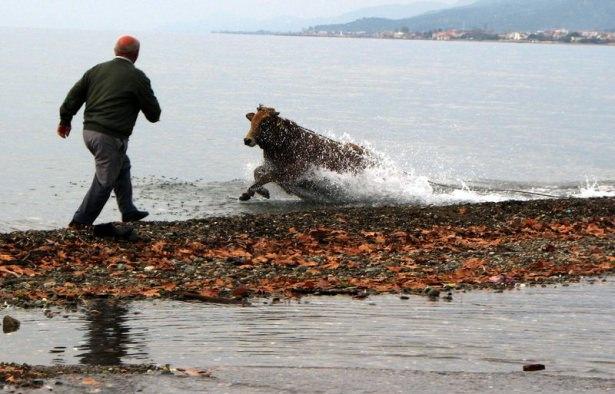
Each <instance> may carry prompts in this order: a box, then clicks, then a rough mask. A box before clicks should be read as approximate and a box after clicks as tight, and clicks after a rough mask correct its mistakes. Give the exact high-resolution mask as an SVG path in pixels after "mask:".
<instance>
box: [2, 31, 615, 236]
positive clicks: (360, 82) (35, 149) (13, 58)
mask: <svg viewBox="0 0 615 394" xmlns="http://www.w3.org/2000/svg"><path fill="white" fill-rule="evenodd" d="M0 33H2V34H0V46H1V47H2V48H3V54H5V56H3V59H5V61H4V62H2V64H0V86H2V91H0V179H1V180H2V187H1V188H0V231H10V230H14V229H32V228H34V229H47V228H54V227H62V226H65V225H66V224H67V222H68V221H69V220H70V218H71V216H72V214H73V212H74V210H75V209H76V208H77V206H78V205H79V203H80V201H81V199H82V197H83V195H84V194H85V190H86V188H87V186H89V182H90V180H91V177H92V175H93V171H92V170H93V164H92V160H91V157H90V155H89V153H88V152H87V150H86V149H85V147H84V146H83V141H82V138H81V135H80V122H81V118H80V116H81V115H79V116H77V117H76V119H75V120H74V124H73V125H74V131H73V134H72V135H71V137H70V138H69V139H68V140H66V141H62V140H60V139H59V138H58V137H57V136H56V135H55V126H56V123H57V120H58V113H57V112H58V107H59V106H60V104H61V102H62V100H63V98H64V96H65V94H66V92H67V91H68V89H69V88H70V86H72V84H73V83H74V82H75V81H76V80H77V79H78V78H79V77H80V76H81V75H82V74H83V72H84V71H85V70H86V69H87V68H89V67H91V66H92V65H93V64H96V63H98V62H100V61H104V60H106V59H107V58H108V57H109V55H110V52H111V47H112V43H113V42H114V40H115V38H116V36H117V34H116V33H114V32H96V33H90V32H79V34H75V33H74V32H70V31H41V30H19V29H6V28H3V29H1V30H0ZM141 39H142V40H141V41H142V43H143V49H142V51H141V52H142V53H141V58H140V59H139V63H138V66H139V67H141V68H142V69H143V70H144V71H145V72H146V73H147V74H148V75H149V76H150V78H151V80H152V83H153V87H154V89H155V91H156V93H157V95H158V97H159V98H160V101H161V104H162V107H163V118H162V122H161V123H160V124H157V125H149V124H147V123H146V122H145V121H144V120H143V119H140V121H139V123H138V125H137V128H136V129H135V133H134V136H133V137H132V138H131V143H130V148H129V154H130V156H131V160H132V164H133V174H134V175H135V176H136V177H137V178H138V179H137V181H136V189H137V190H136V192H137V203H138V205H139V207H142V208H144V209H148V210H150V211H151V212H152V216H151V219H153V220H167V219H175V218H187V217H202V216H211V215H219V214H237V213H242V212H261V211H266V212H271V211H277V210H285V209H288V208H290V209H296V208H297V205H299V208H302V205H301V204H297V203H296V201H295V200H293V199H292V198H289V197H288V196H285V195H283V194H282V193H276V194H275V195H274V199H273V201H272V202H262V201H257V202H255V203H253V204H248V205H242V204H239V203H238V202H237V201H236V198H237V196H238V195H239V194H240V192H241V191H242V188H245V187H246V186H247V185H248V182H249V180H250V178H251V173H250V169H253V168H254V167H255V166H256V165H257V164H258V163H259V161H260V160H261V156H262V154H261V152H260V151H259V150H258V149H249V148H247V147H245V146H244V145H243V142H242V139H243V136H244V134H245V133H246V131H247V129H248V122H247V120H246V119H245V116H244V114H245V113H246V112H249V111H253V110H254V109H255V108H256V106H257V105H258V104H259V103H264V104H267V105H271V106H275V107H277V109H278V110H280V111H281V113H282V116H286V117H288V118H290V119H293V120H295V121H297V122H298V123H299V124H301V125H304V126H306V127H309V128H311V129H314V130H317V131H319V132H321V133H324V134H327V135H330V136H335V137H337V138H344V139H350V140H353V141H356V142H358V143H363V144H367V145H370V146H371V147H372V148H373V149H374V150H376V151H378V152H380V153H382V154H383V155H384V156H385V157H386V158H388V159H389V163H388V164H387V165H386V166H384V168H382V169H379V170H377V171H374V172H370V173H367V174H365V175H362V176H360V177H357V178H356V179H349V178H348V177H341V178H340V177H334V178H335V180H336V181H337V182H338V183H339V184H340V185H343V186H344V187H345V188H347V189H348V190H350V192H351V194H352V195H353V196H358V197H360V199H362V200H367V202H368V203H379V202H381V201H382V200H385V201H389V202H391V201H392V202H398V203H417V202H418V203H428V204H431V203H451V202H458V201H470V202H478V201H494V200H501V199H505V198H519V196H517V195H510V194H507V193H498V192H494V193H488V194H487V195H481V194H480V193H468V192H467V191H463V190H457V191H450V190H449V191H447V192H443V193H437V192H436V193H434V192H433V191H432V190H429V188H426V187H425V182H424V181H425V179H430V180H435V181H444V182H445V183H449V184H455V185H461V182H460V180H464V181H473V182H476V181H482V182H486V183H487V184H488V185H489V186H491V187H492V188H494V187H493V186H497V185H500V184H510V183H511V182H512V183H513V184H517V185H519V184H521V185H524V190H535V189H539V190H540V189H545V188H546V189H550V188H555V189H567V188H571V193H568V194H574V195H578V194H583V192H582V191H581V188H586V189H588V190H589V191H590V193H589V194H590V195H605V194H611V195H612V194H613V192H614V191H615V188H614V187H613V182H614V181H615V159H614V158H615V135H614V133H613V127H612V125H613V124H614V123H615V112H614V111H613V110H612V108H613V104H615V96H613V92H612V88H611V87H612V86H613V83H615V68H613V67H612V64H613V62H614V61H615V50H614V49H613V48H611V47H601V46H571V45H510V44H501V43H482V44H478V43H440V42H422V41H390V40H347V39H319V38H309V39H306V38H301V37H264V36H258V37H252V36H228V35H204V36H183V35H172V34H156V35H148V34H143V35H142V36H141ZM84 48H87V50H84ZM60 53H61V54H62V56H59V55H58V54H60ZM66 59H70V61H67V60H66ZM586 179H589V180H590V185H591V184H592V183H593V181H594V180H596V181H597V182H598V185H601V186H602V187H603V189H602V190H601V189H600V188H599V187H598V186H596V187H593V188H592V187H590V188H587V185H586ZM169 181H170V182H169ZM182 182H188V183H187V184H186V185H184V186H182V185H181V183H182ZM192 185H194V186H192ZM182 203H183V204H182ZM167 204H168V205H167ZM117 219H118V215H117V212H116V211H115V208H114V207H113V203H111V204H108V207H107V209H106V210H105V212H104V213H103V215H102V217H101V220H105V221H108V220H117Z"/></svg>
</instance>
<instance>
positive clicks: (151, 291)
mask: <svg viewBox="0 0 615 394" xmlns="http://www.w3.org/2000/svg"><path fill="white" fill-rule="evenodd" d="M134 229H135V231H136V232H138V234H139V240H137V241H135V242H127V241H118V240H113V239H103V238H97V237H95V236H94V235H93V234H91V233H90V232H88V231H71V230H57V231H29V232H15V233H9V234H0V283H1V286H0V289H1V290H0V301H1V302H6V303H8V304H12V305H16V306H36V307H43V306H47V305H71V304H78V303H80V302H81V301H83V300H84V299H89V298H98V297H111V298H118V299H143V298H164V299H176V300H201V301H205V302H221V303H226V302H228V303H234V302H236V303H240V302H246V299H248V298H249V297H255V296H266V297H294V296H300V295H304V294H321V295H332V294H348V295H352V296H355V297H364V296H367V295H369V294H377V293H424V294H427V295H430V296H432V297H440V296H447V294H448V291H455V290H468V289H473V288H492V289H496V290H502V289H506V288H512V287H514V286H515V285H517V284H520V283H526V284H538V283H555V282H568V281H576V280H578V279H579V278H580V277H586V276H600V275H608V274H612V273H613V272H615V242H613V240H614V239H615V198H596V199H560V200H540V201H526V202H518V201H511V202H502V203H486V204H467V205H454V206H440V207H433V206H424V207H419V206H396V207H361V208H323V209H318V210H313V211H308V212H295V213H288V214H271V215H267V214H263V215H258V216H250V215H245V216H238V217H230V218H213V219H203V220H191V221H184V222H161V223H156V222H146V223H140V224H137V225H135V226H134Z"/></svg>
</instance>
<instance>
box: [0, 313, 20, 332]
mask: <svg viewBox="0 0 615 394" xmlns="http://www.w3.org/2000/svg"><path fill="white" fill-rule="evenodd" d="M20 325H21V323H20V322H19V320H17V319H14V318H12V317H11V316H9V315H6V316H4V319H2V331H4V333H5V334H9V333H11V332H15V331H17V330H19V326H20Z"/></svg>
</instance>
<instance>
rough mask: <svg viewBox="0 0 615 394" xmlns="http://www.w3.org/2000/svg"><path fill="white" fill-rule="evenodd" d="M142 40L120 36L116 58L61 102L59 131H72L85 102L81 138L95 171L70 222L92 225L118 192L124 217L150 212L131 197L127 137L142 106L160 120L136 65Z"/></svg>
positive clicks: (126, 219) (86, 77) (93, 70)
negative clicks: (91, 158) (72, 122)
mask: <svg viewBox="0 0 615 394" xmlns="http://www.w3.org/2000/svg"><path fill="white" fill-rule="evenodd" d="M139 48H140V43H139V41H138V40H137V39H136V38H134V37H131V36H122V37H120V38H119V39H118V40H117V43H116V45H115V59H113V60H111V61H108V62H105V63H101V64H99V65H97V66H94V67H93V68H91V69H90V70H88V71H87V72H86V73H85V74H84V75H83V77H82V78H81V80H79V81H78V82H77V83H76V84H75V86H73V88H72V89H71V90H70V92H68V96H67V97H66V100H64V103H63V104H62V107H60V119H61V120H60V124H59V126H58V130H57V132H58V135H59V136H60V137H62V138H66V137H68V136H69V134H70V131H71V121H72V119H73V116H74V115H75V114H76V113H77V112H78V111H79V109H80V108H81V106H82V105H83V103H85V112H84V116H83V117H84V121H83V140H84V142H85V145H86V147H87V148H88V149H89V151H90V152H91V153H92V155H94V160H95V163H96V173H95V175H94V181H93V182H92V185H91V186H90V189H89V191H88V192H87V194H86V196H85V198H84V199H83V202H82V203H81V206H80V207H79V209H77V212H76V213H75V215H74V217H73V220H72V221H71V223H70V224H69V227H70V228H74V229H84V228H88V227H89V226H91V225H92V224H93V223H94V221H95V220H96V218H97V217H98V215H100V212H101V211H102V209H103V207H104V206H105V204H106V203H107V201H108V200H109V197H110V195H111V191H114V192H115V197H116V199H117V204H118V206H119V209H120V212H121V214H122V221H123V222H135V221H139V220H141V219H143V218H145V217H146V216H148V215H149V213H148V212H145V211H139V210H138V209H137V208H136V207H135V205H134V204H133V201H132V182H131V179H130V159H129V158H128V156H126V150H127V149H128V138H129V137H130V135H131V134H132V130H133V128H134V126H135V123H136V120H137V117H138V115H139V112H140V111H142V112H143V114H144V115H145V117H146V118H147V120H149V121H150V122H152V123H155V122H158V120H160V105H159V104H158V100H157V99H156V96H155V95H154V92H153V91H152V88H151V84H150V81H149V79H148V78H147V77H146V76H145V74H144V73H143V72H142V71H141V70H139V69H137V68H136V67H135V66H134V63H135V62H136V61H137V58H138V57H139Z"/></svg>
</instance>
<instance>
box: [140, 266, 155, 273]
mask: <svg viewBox="0 0 615 394" xmlns="http://www.w3.org/2000/svg"><path fill="white" fill-rule="evenodd" d="M155 269H156V267H154V266H153V265H148V266H147V267H145V268H143V271H145V272H152V271H153V270H155Z"/></svg>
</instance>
